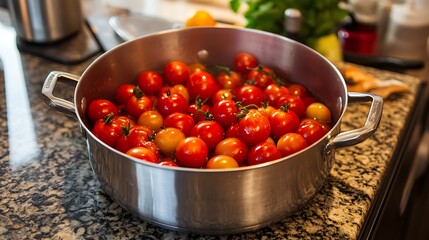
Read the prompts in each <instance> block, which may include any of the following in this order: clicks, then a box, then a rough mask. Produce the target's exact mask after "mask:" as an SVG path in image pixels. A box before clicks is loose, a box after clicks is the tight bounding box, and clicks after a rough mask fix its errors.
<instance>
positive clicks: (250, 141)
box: [238, 109, 271, 146]
mask: <svg viewBox="0 0 429 240" xmlns="http://www.w3.org/2000/svg"><path fill="white" fill-rule="evenodd" d="M238 131H239V136H240V139H241V140H243V141H244V142H245V143H246V144H247V145H249V146H253V145H256V144H257V143H259V142H262V141H265V139H267V138H268V137H269V136H270V132H271V126H270V121H269V120H268V118H266V117H265V116H264V115H262V114H261V113H260V112H258V111H257V110H254V109H252V110H250V111H249V113H247V114H246V116H244V117H243V118H242V119H241V120H240V121H239V122H238Z"/></svg>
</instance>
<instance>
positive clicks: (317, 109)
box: [305, 102, 332, 123]
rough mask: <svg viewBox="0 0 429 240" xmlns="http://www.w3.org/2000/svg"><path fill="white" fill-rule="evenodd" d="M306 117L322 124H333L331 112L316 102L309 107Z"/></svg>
mask: <svg viewBox="0 0 429 240" xmlns="http://www.w3.org/2000/svg"><path fill="white" fill-rule="evenodd" d="M305 116H306V117H307V118H311V119H314V120H316V121H318V122H320V123H330V122H331V117H332V116H331V110H329V108H328V107H327V106H326V105H325V104H323V103H320V102H315V103H312V104H310V105H308V107H307V109H306V111H305Z"/></svg>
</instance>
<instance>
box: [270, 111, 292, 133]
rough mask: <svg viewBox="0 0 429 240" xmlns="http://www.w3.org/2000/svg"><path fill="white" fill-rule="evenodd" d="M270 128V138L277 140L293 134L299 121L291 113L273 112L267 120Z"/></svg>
mask: <svg viewBox="0 0 429 240" xmlns="http://www.w3.org/2000/svg"><path fill="white" fill-rule="evenodd" d="M268 120H269V121H270V126H271V136H272V137H273V138H274V139H279V138H280V137H281V136H283V135H284V134H286V133H289V132H295V130H296V128H297V127H298V125H299V123H300V120H299V118H298V116H297V115H296V114H295V112H293V111H282V110H277V111H275V112H274V113H273V114H272V115H271V116H270V117H269V118H268Z"/></svg>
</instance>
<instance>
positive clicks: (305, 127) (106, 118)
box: [87, 52, 331, 169]
mask: <svg viewBox="0 0 429 240" xmlns="http://www.w3.org/2000/svg"><path fill="white" fill-rule="evenodd" d="M87 116H88V118H89V120H90V121H91V123H92V124H93V125H92V132H93V134H94V135H95V136H96V137H97V138H99V139H100V140H101V141H103V142H104V143H106V144H107V145H109V146H111V147H113V148H115V149H117V150H119V151H121V152H123V153H126V154H128V155H130V156H133V157H136V158H138V159H141V160H144V161H149V162H153V163H157V164H161V165H167V166H181V167H190V168H208V169H219V168H221V169H223V168H235V167H241V166H249V165H255V164H260V163H264V162H268V161H272V160H275V159H278V158H281V157H284V156H288V155H290V154H293V153H295V152H297V151H300V150H302V149H304V148H306V147H307V146H309V145H311V144H312V143H314V142H316V141H317V140H319V139H320V138H322V137H323V136H324V135H325V134H326V132H327V131H328V130H329V129H330V128H331V125H330V124H331V111H330V109H329V108H328V107H327V106H326V105H324V104H323V103H321V102H319V101H317V99H315V98H314V97H313V95H312V94H311V93H310V92H309V91H308V90H307V89H306V88H305V87H303V86H302V85H300V84H297V83H288V82H286V81H285V80H282V79H280V78H279V77H278V76H276V74H275V72H274V70H273V69H271V68H269V67H268V66H263V65H261V64H260V63H259V62H258V60H257V59H256V58H255V56H253V55H252V54H250V53H245V52H242V53H238V54H237V55H236V56H235V58H234V59H232V64H231V66H230V67H227V66H204V65H202V64H199V63H194V64H187V63H185V62H182V61H178V60H174V61H170V62H168V63H167V64H166V65H165V66H163V69H161V70H160V71H155V70H143V71H142V72H140V73H139V74H138V77H137V79H135V80H134V82H133V83H130V84H123V85H121V86H120V87H118V88H117V90H116V93H115V96H114V100H112V101H110V100H108V99H107V98H106V99H95V100H93V101H91V102H90V104H89V105H88V110H87Z"/></svg>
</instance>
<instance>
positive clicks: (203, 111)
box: [186, 97, 211, 122]
mask: <svg viewBox="0 0 429 240" xmlns="http://www.w3.org/2000/svg"><path fill="white" fill-rule="evenodd" d="M205 102H206V101H203V100H201V99H200V98H199V97H197V99H195V103H193V104H191V105H189V106H188V108H187V109H186V112H187V113H188V114H189V115H191V116H192V117H193V118H194V120H195V122H199V121H202V120H205V119H206V115H210V114H211V107H210V105H208V104H206V103H205Z"/></svg>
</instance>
